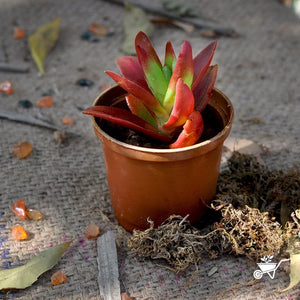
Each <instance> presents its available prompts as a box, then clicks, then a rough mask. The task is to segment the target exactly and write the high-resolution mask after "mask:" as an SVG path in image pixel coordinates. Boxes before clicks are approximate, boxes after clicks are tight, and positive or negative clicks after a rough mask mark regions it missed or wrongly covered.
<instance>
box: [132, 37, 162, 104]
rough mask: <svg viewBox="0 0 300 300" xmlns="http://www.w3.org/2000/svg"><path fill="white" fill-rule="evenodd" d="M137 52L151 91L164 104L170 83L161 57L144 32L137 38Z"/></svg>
mask: <svg viewBox="0 0 300 300" xmlns="http://www.w3.org/2000/svg"><path fill="white" fill-rule="evenodd" d="M135 50H136V54H137V56H138V60H139V62H140V64H141V66H142V69H143V72H144V75H145V78H146V81H147V84H148V86H149V88H150V90H151V91H152V93H153V95H154V96H155V98H156V99H157V100H158V101H159V102H160V103H163V100H164V97H165V93H166V90H167V88H168V83H167V81H166V78H165V76H164V73H163V71H162V65H161V62H160V60H159V57H158V55H157V53H156V51H155V49H154V47H153V45H152V43H151V41H150V39H149V38H148V36H147V35H146V34H145V33H144V32H143V31H140V32H139V33H138V34H137V36H136V38H135Z"/></svg>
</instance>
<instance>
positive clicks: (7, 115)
mask: <svg viewBox="0 0 300 300" xmlns="http://www.w3.org/2000/svg"><path fill="white" fill-rule="evenodd" d="M0 118H2V119H8V120H11V121H16V122H21V123H26V124H30V125H34V126H39V127H44V128H47V129H51V130H54V131H57V130H60V129H59V128H58V127H56V126H55V125H52V124H50V123H47V122H44V121H41V120H39V119H36V118H34V117H32V116H30V115H23V114H20V113H17V112H14V111H8V110H5V109H3V108H2V107H0ZM66 134H68V135H73V136H80V134H78V133H74V132H67V131H66Z"/></svg>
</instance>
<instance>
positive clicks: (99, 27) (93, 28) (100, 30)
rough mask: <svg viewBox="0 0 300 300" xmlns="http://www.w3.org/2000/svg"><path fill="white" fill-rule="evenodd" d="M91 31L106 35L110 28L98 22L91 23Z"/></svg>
mask: <svg viewBox="0 0 300 300" xmlns="http://www.w3.org/2000/svg"><path fill="white" fill-rule="evenodd" d="M89 31H90V32H91V33H93V34H95V35H98V36H106V35H107V34H108V28H107V27H105V26H103V25H100V24H97V23H93V24H91V25H90V27H89Z"/></svg>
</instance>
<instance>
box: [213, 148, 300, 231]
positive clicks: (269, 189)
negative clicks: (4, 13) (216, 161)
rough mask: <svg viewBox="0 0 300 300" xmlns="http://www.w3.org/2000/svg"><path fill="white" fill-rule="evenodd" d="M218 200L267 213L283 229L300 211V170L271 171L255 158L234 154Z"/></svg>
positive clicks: (221, 180)
mask: <svg viewBox="0 0 300 300" xmlns="http://www.w3.org/2000/svg"><path fill="white" fill-rule="evenodd" d="M216 199H220V200H221V201H222V202H226V203H228V204H229V203H232V204H233V206H234V207H235V208H242V207H244V206H245V205H248V206H249V207H253V208H258V209H259V210H260V211H261V212H268V213H269V214H270V216H272V217H275V218H276V219H277V220H278V221H279V222H280V223H281V224H282V225H283V226H284V224H285V223H286V221H288V220H289V219H290V215H291V213H292V212H293V211H295V210H296V209H298V208H299V207H300V170H299V168H296V167H295V168H293V169H291V170H270V169H268V168H267V167H266V166H263V165H261V164H260V163H259V162H258V161H257V159H256V157H255V156H253V155H246V154H241V153H238V152H234V153H233V155H232V157H231V158H230V159H229V161H228V170H227V171H224V172H222V174H221V176H220V179H219V183H218V190H217V195H216Z"/></svg>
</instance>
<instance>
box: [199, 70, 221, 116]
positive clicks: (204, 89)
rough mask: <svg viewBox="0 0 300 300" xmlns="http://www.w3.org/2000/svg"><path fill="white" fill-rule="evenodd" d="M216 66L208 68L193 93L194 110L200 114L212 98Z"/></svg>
mask: <svg viewBox="0 0 300 300" xmlns="http://www.w3.org/2000/svg"><path fill="white" fill-rule="evenodd" d="M217 72H218V65H214V66H211V67H209V68H208V70H207V71H206V73H205V75H204V77H203V78H202V80H201V81H200V83H199V84H198V86H197V87H196V88H195V90H194V91H193V94H194V99H195V110H197V111H199V112H202V111H203V110H204V108H205V107H206V105H207V103H208V102H209V100H210V98H211V96H212V90H213V88H214V84H215V82H216V79H217Z"/></svg>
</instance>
